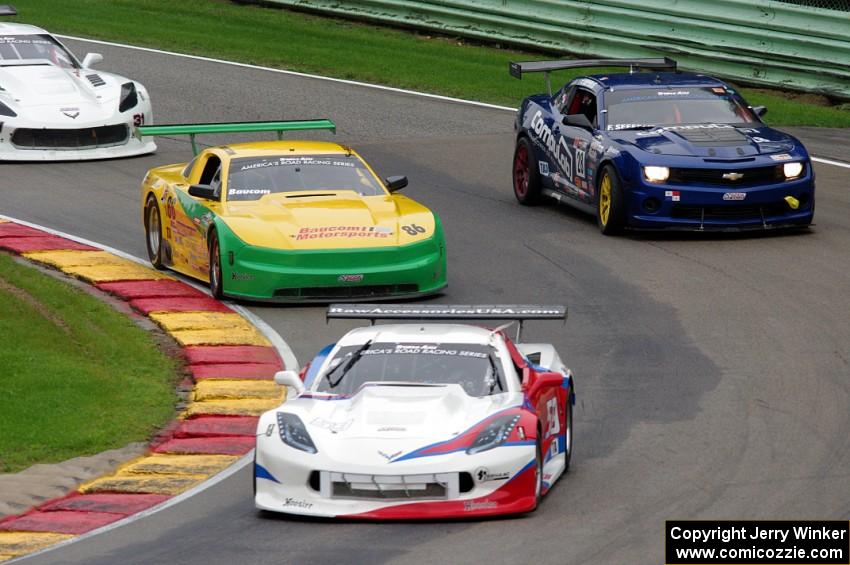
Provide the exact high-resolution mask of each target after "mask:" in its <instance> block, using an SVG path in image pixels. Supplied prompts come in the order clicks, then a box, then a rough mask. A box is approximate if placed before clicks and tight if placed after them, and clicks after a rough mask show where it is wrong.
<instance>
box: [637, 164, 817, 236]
mask: <svg viewBox="0 0 850 565" xmlns="http://www.w3.org/2000/svg"><path fill="white" fill-rule="evenodd" d="M624 197H625V200H626V211H627V223H628V226H629V227H630V228H633V229H649V230H666V229H673V230H676V229H678V230H699V231H710V230H716V231H728V230H732V231H736V230H753V229H757V230H763V229H776V228H788V227H803V226H808V225H809V224H811V223H812V218H813V217H814V209H815V183H814V178H813V176H812V174H811V171H810V170H809V171H808V172H807V174H806V175H805V176H804V177H802V178H800V179H798V180H793V181H784V182H779V183H775V184H769V185H762V186H745V187H736V186H734V185H729V186H694V185H674V184H658V185H654V184H649V183H645V182H642V183H638V184H635V185H633V186H631V187H630V188H629V189H627V190H626V191H625V194H624ZM787 197H791V199H793V200H792V202H796V203H797V208H796V209H795V208H794V207H793V206H792V205H791V204H790V203H789V202H788V201H787V200H786V198H787ZM730 198H740V200H731V199H730Z"/></svg>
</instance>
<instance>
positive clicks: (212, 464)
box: [118, 453, 239, 475]
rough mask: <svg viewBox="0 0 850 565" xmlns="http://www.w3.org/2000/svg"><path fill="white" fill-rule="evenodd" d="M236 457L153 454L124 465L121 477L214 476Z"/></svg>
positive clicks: (119, 472)
mask: <svg viewBox="0 0 850 565" xmlns="http://www.w3.org/2000/svg"><path fill="white" fill-rule="evenodd" d="M237 459H239V458H238V457H237V456H235V455H167V454H158V453H155V454H152V455H148V456H145V457H140V458H139V459H136V460H134V461H130V462H129V463H126V464H125V465H122V466H121V468H120V469H118V474H120V475H213V474H215V473H218V472H219V471H221V470H222V469H224V468H225V467H227V466H228V465H230V464H231V463H233V462H234V461H236V460H237Z"/></svg>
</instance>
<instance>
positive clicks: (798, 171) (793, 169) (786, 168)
mask: <svg viewBox="0 0 850 565" xmlns="http://www.w3.org/2000/svg"><path fill="white" fill-rule="evenodd" d="M782 172H783V173H785V178H786V179H795V178H797V177H799V176H800V175H802V174H803V163H785V164H784V165H782Z"/></svg>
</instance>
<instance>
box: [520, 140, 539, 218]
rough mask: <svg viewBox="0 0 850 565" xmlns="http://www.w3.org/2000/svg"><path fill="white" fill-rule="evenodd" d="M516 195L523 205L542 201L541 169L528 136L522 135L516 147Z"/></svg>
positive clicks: (531, 204)
mask: <svg viewBox="0 0 850 565" xmlns="http://www.w3.org/2000/svg"><path fill="white" fill-rule="evenodd" d="M513 182H514V196H516V199H517V201H518V202H519V203H520V204H522V205H523V206H533V205H534V204H537V203H538V202H540V171H539V169H538V165H537V158H536V157H535V156H534V149H533V148H532V146H531V142H530V141H528V138H526V137H521V138H520V139H519V141H517V144H516V149H514V165H513Z"/></svg>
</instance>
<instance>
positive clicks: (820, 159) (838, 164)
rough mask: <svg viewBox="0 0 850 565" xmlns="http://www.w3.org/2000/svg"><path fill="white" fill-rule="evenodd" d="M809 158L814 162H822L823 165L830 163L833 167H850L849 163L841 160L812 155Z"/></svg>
mask: <svg viewBox="0 0 850 565" xmlns="http://www.w3.org/2000/svg"><path fill="white" fill-rule="evenodd" d="M811 159H812V161H814V162H815V163H823V164H824V165H832V166H834V167H841V168H843V169H850V163H844V162H843V161H833V160H832V159H824V158H823V157H812V158H811Z"/></svg>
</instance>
